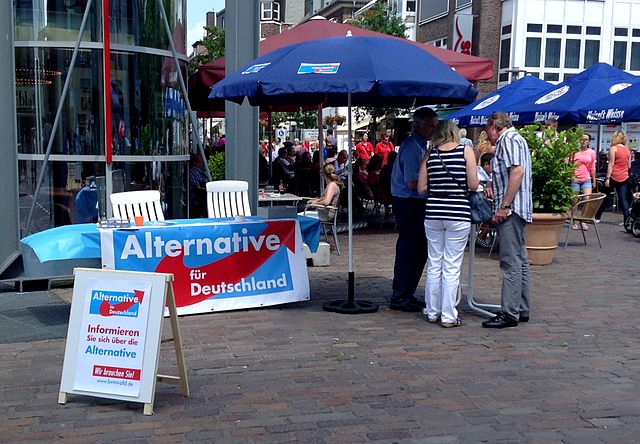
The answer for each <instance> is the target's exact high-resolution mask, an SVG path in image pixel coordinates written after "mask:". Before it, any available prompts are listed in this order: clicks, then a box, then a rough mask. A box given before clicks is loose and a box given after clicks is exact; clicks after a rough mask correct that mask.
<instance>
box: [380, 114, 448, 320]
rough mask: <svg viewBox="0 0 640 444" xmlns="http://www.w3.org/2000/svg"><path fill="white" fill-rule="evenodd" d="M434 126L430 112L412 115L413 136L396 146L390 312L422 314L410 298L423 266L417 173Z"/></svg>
mask: <svg viewBox="0 0 640 444" xmlns="http://www.w3.org/2000/svg"><path fill="white" fill-rule="evenodd" d="M437 123H438V115H437V114H436V113H435V111H434V110H432V109H431V108H427V107H424V108H419V109H417V110H416V111H415V112H414V113H413V132H412V133H411V135H410V136H409V137H408V138H407V139H406V140H405V141H404V142H402V144H401V145H400V150H399V151H398V157H397V159H396V161H395V162H394V163H393V171H392V173H391V194H392V195H393V213H394V214H395V217H396V224H397V226H398V240H397V242H396V258H395V264H394V267H393V292H392V294H391V300H390V303H389V308H390V309H392V310H400V311H409V312H417V311H422V308H424V306H425V303H424V300H420V301H419V300H418V299H416V297H415V296H414V293H415V291H416V288H417V287H418V283H419V282H420V278H421V277H422V273H423V271H424V265H425V263H426V262H427V236H426V234H425V231H424V211H425V201H426V196H424V195H422V194H420V193H418V190H417V187H418V171H419V170H420V162H421V161H422V158H423V157H424V155H425V154H426V152H427V141H428V140H429V139H430V138H431V135H432V133H433V128H434V127H435V126H436V124H437Z"/></svg>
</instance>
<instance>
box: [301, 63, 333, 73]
mask: <svg viewBox="0 0 640 444" xmlns="http://www.w3.org/2000/svg"><path fill="white" fill-rule="evenodd" d="M338 69H340V63H300V66H299V67H298V74H338Z"/></svg>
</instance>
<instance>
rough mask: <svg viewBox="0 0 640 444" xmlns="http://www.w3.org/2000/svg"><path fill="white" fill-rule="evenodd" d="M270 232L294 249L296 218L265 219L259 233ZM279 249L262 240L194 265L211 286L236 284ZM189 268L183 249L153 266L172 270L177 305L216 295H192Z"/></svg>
mask: <svg viewBox="0 0 640 444" xmlns="http://www.w3.org/2000/svg"><path fill="white" fill-rule="evenodd" d="M271 234H275V235H276V236H278V237H279V239H280V245H284V246H285V247H287V248H288V249H289V250H290V251H292V252H295V246H296V238H295V221H293V220H281V221H280V220H278V221H268V222H267V228H266V229H265V230H264V231H263V232H262V233H261V236H264V239H266V238H267V236H269V235H271ZM279 249H280V248H278V249H276V250H270V249H268V248H266V247H265V246H264V243H263V244H262V245H261V248H259V249H255V248H254V249H252V248H249V251H238V252H237V253H233V254H229V255H228V256H225V257H223V258H221V259H219V260H217V261H215V262H212V263H210V264H207V265H205V266H202V267H197V269H198V270H200V271H201V272H203V273H206V274H205V276H206V282H207V285H209V286H211V287H215V286H217V285H219V284H221V283H222V282H225V283H227V284H235V283H237V282H239V281H240V279H242V278H243V277H247V276H250V275H251V274H253V273H254V272H255V271H256V270H258V269H259V268H260V267H261V266H262V265H263V264H264V263H265V262H267V260H269V258H270V257H271V256H273V255H274V254H275V253H276V251H278V250H279ZM191 270H192V269H191V268H188V267H185V265H184V261H183V254H182V253H180V255H179V256H176V257H170V256H166V257H165V258H164V259H162V260H161V261H160V263H159V264H158V266H157V268H156V271H157V272H158V273H173V275H174V282H173V289H174V292H175V297H176V306H178V307H185V306H188V305H193V304H197V303H198V302H202V301H205V300H207V299H210V298H212V297H213V296H215V294H199V295H197V296H191Z"/></svg>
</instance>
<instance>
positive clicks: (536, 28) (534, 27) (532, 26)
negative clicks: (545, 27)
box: [527, 23, 542, 32]
mask: <svg viewBox="0 0 640 444" xmlns="http://www.w3.org/2000/svg"><path fill="white" fill-rule="evenodd" d="M527 32H542V25H540V24H538V23H529V24H528V25H527Z"/></svg>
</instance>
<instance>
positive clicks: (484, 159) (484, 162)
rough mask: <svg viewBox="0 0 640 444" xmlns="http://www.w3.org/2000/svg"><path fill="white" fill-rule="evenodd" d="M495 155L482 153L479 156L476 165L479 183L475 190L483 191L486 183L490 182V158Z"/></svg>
mask: <svg viewBox="0 0 640 444" xmlns="http://www.w3.org/2000/svg"><path fill="white" fill-rule="evenodd" d="M494 157H495V154H493V153H484V154H483V155H482V156H480V164H479V165H478V180H479V181H480V185H478V189H477V190H476V191H478V192H480V191H484V189H485V187H486V185H487V184H488V183H489V182H491V159H493V158H494Z"/></svg>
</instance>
